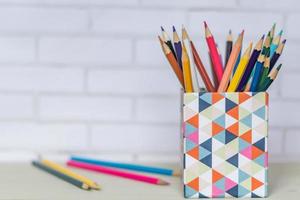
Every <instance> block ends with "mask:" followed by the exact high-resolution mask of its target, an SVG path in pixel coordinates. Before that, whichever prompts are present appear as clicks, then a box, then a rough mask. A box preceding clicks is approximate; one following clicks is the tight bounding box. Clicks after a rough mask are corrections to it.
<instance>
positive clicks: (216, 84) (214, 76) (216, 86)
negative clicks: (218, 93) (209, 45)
mask: <svg viewBox="0 0 300 200" xmlns="http://www.w3.org/2000/svg"><path fill="white" fill-rule="evenodd" d="M208 58H209V66H210V71H211V76H212V78H213V82H214V86H215V88H218V87H219V82H218V78H217V75H216V73H215V71H214V64H213V62H212V60H211V57H210V53H209V52H208Z"/></svg>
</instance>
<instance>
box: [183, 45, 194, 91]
mask: <svg viewBox="0 0 300 200" xmlns="http://www.w3.org/2000/svg"><path fill="white" fill-rule="evenodd" d="M182 70H183V77H184V86H185V91H186V92H194V88H193V82H192V73H191V65H190V59H189V56H188V54H187V50H186V47H185V45H184V43H182Z"/></svg>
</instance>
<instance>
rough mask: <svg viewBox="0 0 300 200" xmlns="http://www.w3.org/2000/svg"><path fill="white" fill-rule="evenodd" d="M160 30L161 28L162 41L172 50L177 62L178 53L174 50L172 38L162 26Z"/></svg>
mask: <svg viewBox="0 0 300 200" xmlns="http://www.w3.org/2000/svg"><path fill="white" fill-rule="evenodd" d="M160 28H161V33H162V39H163V41H164V43H166V45H168V47H169V48H170V49H171V52H172V54H173V55H174V57H175V59H176V60H177V56H176V52H175V50H174V47H173V44H172V40H171V38H170V37H169V35H168V33H167V32H166V31H165V29H164V28H163V27H162V26H161V27H160Z"/></svg>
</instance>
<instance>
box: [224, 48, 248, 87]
mask: <svg viewBox="0 0 300 200" xmlns="http://www.w3.org/2000/svg"><path fill="white" fill-rule="evenodd" d="M251 49H252V43H250V45H249V47H248V48H247V50H246V51H245V53H244V55H243V56H242V58H241V61H240V63H239V65H238V67H237V70H236V71H235V73H234V75H233V77H232V79H231V81H230V84H229V87H228V89H227V92H236V89H237V87H238V85H239V83H240V80H241V78H242V76H243V74H244V71H245V69H246V67H247V64H248V61H249V57H250V53H251Z"/></svg>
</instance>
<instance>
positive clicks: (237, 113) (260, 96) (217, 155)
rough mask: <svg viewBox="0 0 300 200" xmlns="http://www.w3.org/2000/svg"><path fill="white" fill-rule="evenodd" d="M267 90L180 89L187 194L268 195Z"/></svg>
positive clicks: (202, 196) (194, 195) (197, 195)
mask: <svg viewBox="0 0 300 200" xmlns="http://www.w3.org/2000/svg"><path fill="white" fill-rule="evenodd" d="M268 99H269V98H268V93H266V92H230V93H227V92H225V93H217V92H216V93H208V92H200V93H184V96H183V112H182V114H183V124H182V131H183V143H184V144H183V148H184V171H183V179H184V180H183V182H184V196H185V197H186V198H227V197H229V198H232V197H247V198H253V197H255V198H258V197H262V198H263V197H266V196H267V187H268V181H267V177H268V176H267V171H268V149H267V148H268V145H267V141H268Z"/></svg>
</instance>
